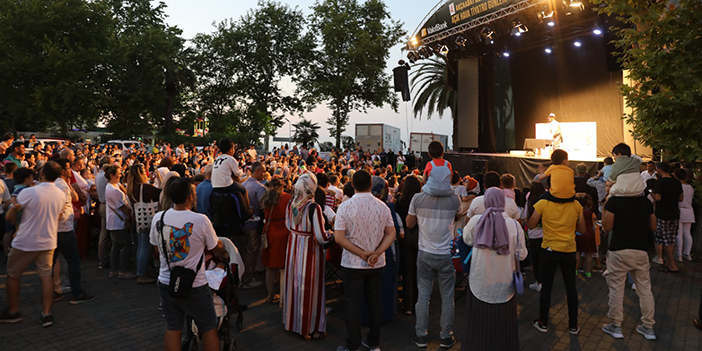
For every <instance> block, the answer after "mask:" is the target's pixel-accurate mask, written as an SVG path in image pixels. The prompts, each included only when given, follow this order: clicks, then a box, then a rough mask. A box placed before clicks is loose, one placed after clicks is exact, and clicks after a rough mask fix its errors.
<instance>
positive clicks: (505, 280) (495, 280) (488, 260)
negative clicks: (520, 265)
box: [463, 212, 527, 304]
mask: <svg viewBox="0 0 702 351" xmlns="http://www.w3.org/2000/svg"><path fill="white" fill-rule="evenodd" d="M481 216H482V215H477V216H475V217H473V218H471V219H470V221H468V224H466V226H465V228H464V229H463V241H464V242H465V243H466V245H468V246H473V243H474V241H475V234H476V233H475V231H476V227H477V225H478V221H479V220H480V217H481ZM502 218H504V220H505V226H506V229H507V232H508V235H509V253H510V254H509V255H498V254H497V252H496V251H493V250H490V249H480V248H477V247H473V258H471V263H470V275H469V276H468V278H469V279H470V291H471V292H472V293H473V295H475V297H477V298H478V300H480V301H483V302H486V303H491V304H497V303H505V302H507V301H509V300H510V299H511V298H512V297H513V296H514V283H513V281H512V280H513V277H512V273H513V272H514V270H515V269H516V267H515V262H514V257H515V253H518V254H519V259H520V260H523V259H525V258H526V256H527V248H526V239H525V238H524V231H523V230H522V229H521V226H519V225H518V224H517V222H516V221H514V220H512V219H510V218H509V217H508V216H507V213H505V212H503V213H502Z"/></svg>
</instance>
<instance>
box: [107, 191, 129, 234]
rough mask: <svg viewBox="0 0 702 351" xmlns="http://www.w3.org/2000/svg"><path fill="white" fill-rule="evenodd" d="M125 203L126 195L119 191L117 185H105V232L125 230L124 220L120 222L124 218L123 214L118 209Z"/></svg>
mask: <svg viewBox="0 0 702 351" xmlns="http://www.w3.org/2000/svg"><path fill="white" fill-rule="evenodd" d="M127 203H128V202H127V195H124V193H123V192H122V190H120V189H119V187H118V186H117V185H115V184H112V183H107V186H106V187H105V204H106V205H107V209H106V210H105V212H106V213H107V230H121V229H125V228H124V220H122V219H123V218H124V217H125V214H124V212H122V210H120V209H119V208H120V207H122V206H123V205H125V204H127ZM120 216H121V218H120Z"/></svg>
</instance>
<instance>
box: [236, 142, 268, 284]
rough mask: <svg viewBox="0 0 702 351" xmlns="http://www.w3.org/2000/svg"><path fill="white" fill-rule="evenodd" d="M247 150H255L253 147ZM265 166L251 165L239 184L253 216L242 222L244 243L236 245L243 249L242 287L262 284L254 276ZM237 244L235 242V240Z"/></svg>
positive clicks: (256, 163) (258, 246)
mask: <svg viewBox="0 0 702 351" xmlns="http://www.w3.org/2000/svg"><path fill="white" fill-rule="evenodd" d="M249 150H253V152H256V150H254V149H253V147H251V148H249ZM265 170H266V169H265V166H264V165H263V164H262V163H260V162H254V163H253V164H252V165H251V168H250V172H251V175H250V176H249V177H248V178H247V179H246V181H244V182H243V183H242V184H241V185H242V186H243V187H244V188H245V189H246V193H247V194H248V197H249V206H250V207H251V210H253V213H254V215H253V217H252V218H251V219H249V220H248V221H246V223H245V224H244V235H245V239H246V243H245V244H244V245H243V246H238V245H237V247H238V248H239V251H240V252H241V251H245V255H244V257H245V258H244V262H245V267H246V271H245V272H244V276H243V277H242V281H243V283H244V286H243V287H244V289H253V288H257V287H259V286H261V285H263V283H262V282H260V281H258V280H256V278H254V274H255V273H256V270H257V267H258V265H259V264H260V263H261V230H262V229H263V228H262V226H261V224H262V223H263V208H262V207H261V203H260V201H261V197H262V196H263V193H264V192H265V191H266V187H265V186H263V184H261V180H263V173H264V172H265ZM235 244H237V242H235Z"/></svg>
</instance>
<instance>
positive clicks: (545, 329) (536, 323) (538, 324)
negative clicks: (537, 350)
mask: <svg viewBox="0 0 702 351" xmlns="http://www.w3.org/2000/svg"><path fill="white" fill-rule="evenodd" d="M533 325H534V328H536V330H538V331H540V332H542V333H547V332H548V325H543V324H541V322H539V320H538V319H535V320H534V323H533Z"/></svg>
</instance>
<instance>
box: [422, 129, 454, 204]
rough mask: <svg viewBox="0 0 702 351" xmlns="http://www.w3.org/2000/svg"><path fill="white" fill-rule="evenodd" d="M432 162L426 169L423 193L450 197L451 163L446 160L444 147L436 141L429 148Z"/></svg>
mask: <svg viewBox="0 0 702 351" xmlns="http://www.w3.org/2000/svg"><path fill="white" fill-rule="evenodd" d="M427 149H428V150H429V156H431V161H429V163H427V165H426V167H424V173H423V179H424V183H425V184H424V187H423V188H422V191H423V192H425V193H427V194H429V195H432V196H449V195H451V194H452V193H453V192H452V190H451V175H452V174H453V169H452V168H451V163H450V162H448V161H446V160H444V145H442V144H441V143H440V142H438V141H436V140H434V141H432V142H431V143H429V146H428V147H427Z"/></svg>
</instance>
